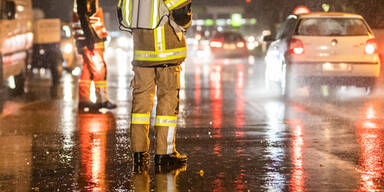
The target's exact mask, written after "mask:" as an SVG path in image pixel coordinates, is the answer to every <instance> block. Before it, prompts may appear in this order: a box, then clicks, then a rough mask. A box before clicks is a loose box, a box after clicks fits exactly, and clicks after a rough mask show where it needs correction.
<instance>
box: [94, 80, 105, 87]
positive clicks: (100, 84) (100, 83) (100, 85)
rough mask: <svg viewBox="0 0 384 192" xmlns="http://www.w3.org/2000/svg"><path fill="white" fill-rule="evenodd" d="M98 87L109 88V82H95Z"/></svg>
mask: <svg viewBox="0 0 384 192" xmlns="http://www.w3.org/2000/svg"><path fill="white" fill-rule="evenodd" d="M95 86H96V87H107V81H95Z"/></svg>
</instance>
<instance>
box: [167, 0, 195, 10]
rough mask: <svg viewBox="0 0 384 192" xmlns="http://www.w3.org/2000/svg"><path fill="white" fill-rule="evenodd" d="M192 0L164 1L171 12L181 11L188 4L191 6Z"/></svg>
mask: <svg viewBox="0 0 384 192" xmlns="http://www.w3.org/2000/svg"><path fill="white" fill-rule="evenodd" d="M191 2H192V0H164V3H165V5H166V6H167V7H168V9H169V10H170V11H172V10H174V9H180V8H182V7H184V6H186V5H188V4H190V3H191Z"/></svg>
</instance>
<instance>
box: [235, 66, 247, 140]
mask: <svg viewBox="0 0 384 192" xmlns="http://www.w3.org/2000/svg"><path fill="white" fill-rule="evenodd" d="M236 68H237V73H236V90H235V91H236V96H237V98H236V130H235V132H236V137H244V131H242V130H241V128H242V127H243V126H244V107H245V102H244V96H243V94H244V93H243V90H244V65H236Z"/></svg>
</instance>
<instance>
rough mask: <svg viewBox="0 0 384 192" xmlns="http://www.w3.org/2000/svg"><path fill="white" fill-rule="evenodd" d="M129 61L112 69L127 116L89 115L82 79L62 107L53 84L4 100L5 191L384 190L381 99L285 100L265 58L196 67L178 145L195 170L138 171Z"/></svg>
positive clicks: (112, 92) (70, 86) (65, 89)
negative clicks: (81, 105)
mask: <svg viewBox="0 0 384 192" xmlns="http://www.w3.org/2000/svg"><path fill="white" fill-rule="evenodd" d="M119 59H120V58H114V59H111V60H110V62H109V63H111V64H110V66H109V75H108V77H109V79H108V91H109V97H110V99H111V100H112V101H114V102H116V103H117V104H118V108H117V109H115V110H112V111H109V112H101V113H94V114H92V113H79V112H78V110H77V100H78V98H77V83H76V82H77V79H76V78H77V77H74V76H71V75H69V74H64V75H63V77H62V80H61V85H60V87H59V90H58V96H57V97H56V98H51V96H50V92H49V80H48V81H47V79H39V80H36V79H30V80H29V83H28V86H27V90H28V93H27V94H26V95H24V96H19V97H10V98H8V99H7V100H5V101H3V102H2V108H3V109H2V113H1V115H0V191H139V192H141V191H143V192H145V191H217V192H221V191H382V190H384V183H383V178H384V132H383V128H384V127H383V105H384V95H383V94H381V90H380V89H379V90H378V91H377V93H374V94H372V95H369V96H366V94H365V92H364V90H359V89H340V91H339V92H338V93H337V95H334V96H328V97H325V96H324V97H316V98H311V97H307V96H305V90H303V91H302V92H304V94H303V95H299V96H297V97H295V98H293V99H284V98H281V97H278V96H276V95H272V94H269V93H268V92H267V91H266V90H265V89H264V86H263V82H262V79H263V67H264V64H263V62H262V60H260V59H256V62H255V63H254V64H253V65H250V64H245V63H246V62H243V61H239V62H238V61H236V62H234V61H233V60H222V61H216V62H209V63H205V62H202V59H195V60H189V61H188V62H187V63H186V64H185V65H184V66H183V69H184V70H183V74H182V82H181V83H182V89H181V93H180V98H181V101H180V115H179V120H178V131H177V139H176V147H177V149H178V151H180V152H183V153H186V154H187V155H188V158H189V159H188V164H187V165H186V166H185V167H180V168H179V169H176V170H169V169H167V168H161V169H157V168H156V167H154V165H153V162H152V164H151V166H150V167H149V168H148V169H143V170H135V169H134V167H133V166H132V159H131V152H130V140H129V124H130V108H131V106H130V101H131V88H130V87H129V82H130V79H131V78H132V72H131V71H130V67H129V65H128V64H127V62H122V61H119ZM153 115H154V113H153ZM151 133H153V129H152V130H151ZM150 138H151V141H153V140H154V138H153V134H151V135H150ZM153 143H154V142H152V144H153ZM153 148H154V147H153V146H151V149H153ZM151 155H152V157H153V156H154V151H153V150H151Z"/></svg>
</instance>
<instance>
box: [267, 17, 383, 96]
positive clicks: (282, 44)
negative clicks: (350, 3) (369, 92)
mask: <svg viewBox="0 0 384 192" xmlns="http://www.w3.org/2000/svg"><path fill="white" fill-rule="evenodd" d="M264 40H265V41H272V43H271V45H270V47H269V48H268V51H267V53H266V57H265V61H266V86H267V87H269V88H271V87H274V85H276V86H277V87H279V88H280V90H281V93H282V94H283V95H289V94H290V93H291V92H293V90H294V89H295V87H301V86H305V85H336V86H338V85H345V86H350V85H352V86H357V87H365V88H368V89H372V88H373V87H374V86H375V82H376V80H377V78H378V77H379V75H380V65H381V63H380V59H379V55H378V49H377V45H376V40H375V37H374V35H373V33H372V30H371V29H370V27H369V26H368V24H367V23H366V21H365V20H364V19H363V17H362V16H360V15H356V14H348V13H324V12H322V13H308V14H300V15H291V16H289V17H288V18H287V19H286V21H285V22H284V23H283V24H282V25H281V28H280V30H279V32H278V33H277V36H276V38H274V37H272V36H267V37H265V38H264ZM276 86H275V87H276Z"/></svg>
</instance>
